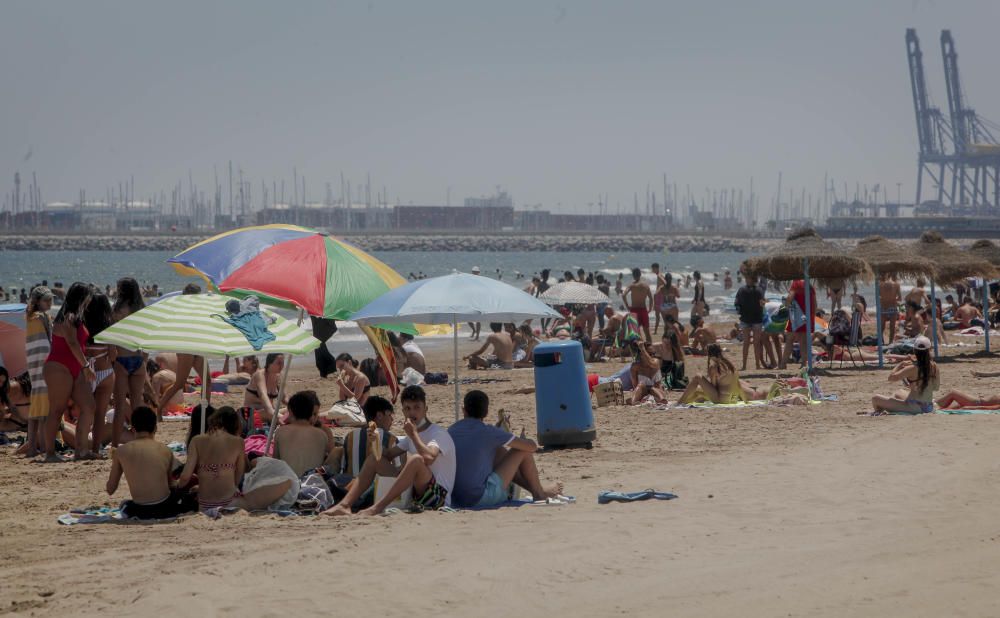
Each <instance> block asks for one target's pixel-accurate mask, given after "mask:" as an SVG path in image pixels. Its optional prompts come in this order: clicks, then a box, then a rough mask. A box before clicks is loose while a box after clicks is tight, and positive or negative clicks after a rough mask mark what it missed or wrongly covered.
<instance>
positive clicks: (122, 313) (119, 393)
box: [111, 277, 163, 446]
mask: <svg viewBox="0 0 1000 618" xmlns="http://www.w3.org/2000/svg"><path fill="white" fill-rule="evenodd" d="M145 306H146V303H145V301H143V299H142V291H141V289H140V288H139V283H138V282H137V281H136V280H135V279H133V278H132V277H123V278H121V279H119V280H118V285H117V286H116V292H115V305H114V308H113V309H112V318H113V320H114V321H115V322H118V321H120V320H123V319H125V318H127V317H128V316H130V315H132V314H133V313H135V312H137V311H139V310H140V309H142V308H143V307H145ZM115 354H116V356H115V360H114V365H112V366H113V367H114V373H115V381H114V394H115V418H114V422H113V423H112V424H111V444H112V445H113V446H118V444H119V443H120V442H121V433H122V428H123V427H124V426H125V422H126V421H127V420H129V419H130V418H132V408H133V407H137V406H141V405H142V404H143V399H142V391H143V387H144V386H145V384H146V355H145V354H141V353H138V352H133V351H132V350H126V349H125V348H117V349H116V350H115ZM159 420H163V417H162V415H161V416H160V419H159Z"/></svg>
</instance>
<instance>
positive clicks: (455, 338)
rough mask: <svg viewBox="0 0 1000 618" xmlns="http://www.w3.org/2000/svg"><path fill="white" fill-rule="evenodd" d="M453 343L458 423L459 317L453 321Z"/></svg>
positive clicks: (456, 417)
mask: <svg viewBox="0 0 1000 618" xmlns="http://www.w3.org/2000/svg"><path fill="white" fill-rule="evenodd" d="M451 332H452V343H453V345H454V360H455V421H456V422H457V421H458V316H457V315H456V316H455V317H454V319H453V320H452V321H451Z"/></svg>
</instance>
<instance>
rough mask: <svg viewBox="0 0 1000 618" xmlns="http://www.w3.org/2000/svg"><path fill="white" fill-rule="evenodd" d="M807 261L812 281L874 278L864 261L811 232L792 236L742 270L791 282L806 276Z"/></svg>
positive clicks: (750, 262) (805, 230)
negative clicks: (805, 266)
mask: <svg viewBox="0 0 1000 618" xmlns="http://www.w3.org/2000/svg"><path fill="white" fill-rule="evenodd" d="M805 260H809V278H810V279H816V280H820V281H840V280H844V279H856V278H861V279H869V278H870V277H871V271H869V270H868V265H867V264H865V262H864V260H861V259H859V258H856V257H853V256H850V255H848V254H846V253H844V251H843V250H841V249H840V247H838V246H837V245H835V244H833V243H832V242H828V241H825V240H823V239H822V238H821V237H820V235H819V234H817V233H816V231H815V230H813V229H811V228H805V229H802V230H798V231H795V232H792V233H791V234H790V235H789V236H788V238H787V239H786V240H785V242H784V243H783V244H781V245H779V246H777V247H774V248H773V249H771V250H769V251H768V252H767V253H765V254H764V255H762V256H759V257H752V258H749V259H747V260H746V261H744V262H743V264H742V266H741V267H740V270H742V271H743V273H744V274H751V275H758V276H762V277H766V278H768V279H774V280H777V281H791V280H793V279H802V278H803V277H804V276H805V272H804V268H803V267H804V265H805V264H804V262H805Z"/></svg>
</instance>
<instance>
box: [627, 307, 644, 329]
mask: <svg viewBox="0 0 1000 618" xmlns="http://www.w3.org/2000/svg"><path fill="white" fill-rule="evenodd" d="M629 313H631V314H632V315H634V316H635V321H636V322H638V323H639V326H643V327H645V328H649V309H646V308H645V307H631V308H630V309H629Z"/></svg>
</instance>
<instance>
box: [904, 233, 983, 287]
mask: <svg viewBox="0 0 1000 618" xmlns="http://www.w3.org/2000/svg"><path fill="white" fill-rule="evenodd" d="M913 251H914V253H916V254H917V255H918V256H920V257H922V258H925V259H928V260H930V261H931V262H933V263H934V272H935V274H934V276H933V277H932V278H931V281H933V282H934V283H937V284H938V285H951V284H952V283H955V282H957V281H961V280H962V279H966V278H968V277H984V278H987V279H988V278H991V277H995V276H996V269H994V268H993V265H992V264H990V263H989V262H987V261H986V260H984V259H982V258H978V257H976V256H974V255H970V254H969V253H967V252H965V251H962V250H961V249H959V248H958V247H955V246H953V245H951V244H949V243H948V242H947V241H946V240H945V239H944V238H943V237H942V236H941V234H940V233H939V232H937V231H935V230H928V231H926V232H924V233H923V234H921V235H920V239H919V240H918V241H917V242H915V243H913Z"/></svg>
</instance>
